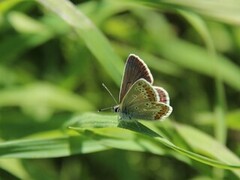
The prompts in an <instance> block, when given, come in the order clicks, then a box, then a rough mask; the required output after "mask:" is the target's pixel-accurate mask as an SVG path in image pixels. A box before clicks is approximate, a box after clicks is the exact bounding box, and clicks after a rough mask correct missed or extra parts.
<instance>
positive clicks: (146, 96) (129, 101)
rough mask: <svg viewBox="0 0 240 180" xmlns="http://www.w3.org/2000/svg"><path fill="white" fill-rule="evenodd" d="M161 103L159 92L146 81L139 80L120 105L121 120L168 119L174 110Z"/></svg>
mask: <svg viewBox="0 0 240 180" xmlns="http://www.w3.org/2000/svg"><path fill="white" fill-rule="evenodd" d="M159 101H160V99H159V95H158V91H157V90H156V89H155V88H154V87H153V86H152V85H151V84H150V83H149V82H148V81H146V80H145V79H139V80H137V81H136V82H135V83H134V84H133V85H132V87H131V88H130V89H129V91H128V92H127V94H126V95H125V97H124V98H123V100H122V103H121V104H120V119H146V120H159V119H161V118H164V117H167V116H168V115H169V114H170V113H171V111H172V108H171V106H169V105H167V104H164V103H162V102H159Z"/></svg>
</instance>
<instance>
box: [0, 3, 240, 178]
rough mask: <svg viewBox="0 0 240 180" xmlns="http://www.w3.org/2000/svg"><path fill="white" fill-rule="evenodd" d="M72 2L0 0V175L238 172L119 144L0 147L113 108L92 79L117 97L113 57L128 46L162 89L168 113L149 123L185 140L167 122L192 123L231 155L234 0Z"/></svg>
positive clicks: (238, 35)
mask: <svg viewBox="0 0 240 180" xmlns="http://www.w3.org/2000/svg"><path fill="white" fill-rule="evenodd" d="M72 3H73V5H74V6H71V5H70V6H69V3H68V2H67V1H64V0H59V1H57V0H36V1H20V0H5V1H4V0H3V1H1V2H0V27H1V28H0V39H1V40H0V138H1V143H2V146H1V144H0V157H2V158H1V159H0V179H39V180H40V179H63V180H65V179H73V180H74V179H131V180H134V179H238V178H240V172H238V173H235V174H234V173H233V172H231V171H229V170H221V169H217V168H214V167H210V166H208V165H205V164H202V163H200V162H197V161H190V160H189V159H185V157H184V156H183V155H180V154H178V153H177V152H173V153H163V154H162V155H161V156H159V155H158V153H149V152H135V151H130V149H129V151H128V150H127V148H126V150H125V151H124V150H119V149H111V150H107V151H104V150H102V151H101V150H99V151H100V152H93V153H82V154H81V153H70V154H69V155H67V154H62V155H58V154H57V155H56V156H53V155H49V156H48V155H47V153H48V151H46V156H44V155H43V153H44V152H45V151H44V147H43V148H42V150H41V155H39V156H38V152H37V150H36V151H35V152H34V150H33V149H31V152H30V150H28V149H27V147H26V149H24V150H23V151H24V153H25V154H24V155H23V154H21V153H22V151H21V149H20V148H19V149H17V150H16V151H14V148H13V149H11V151H9V149H7V148H6V147H8V146H11V143H14V142H15V141H18V140H22V139H31V138H34V137H35V138H36V137H37V138H38V139H44V138H46V137H51V136H52V133H56V132H58V133H60V134H61V133H62V134H63V135H64V133H65V132H64V131H66V124H67V123H68V122H70V121H71V119H72V118H73V117H75V116H78V115H80V116H81V115H82V114H84V113H86V112H93V113H97V110H98V109H100V108H104V107H109V106H113V105H115V104H114V101H113V100H112V98H111V97H110V96H109V94H108V93H107V92H106V90H105V89H104V88H103V87H102V85H101V84H102V83H104V84H106V85H107V87H108V88H109V89H110V91H111V92H112V93H113V95H114V96H115V97H116V98H117V97H118V93H119V85H120V82H121V76H122V73H123V65H124V63H125V61H126V58H127V57H128V55H129V54H130V53H134V54H137V55H138V56H140V57H141V58H142V59H143V60H144V61H145V62H146V64H147V65H148V66H149V68H150V69H151V72H152V74H153V77H154V80H155V82H154V84H155V85H157V86H162V87H164V88H165V89H166V90H167V91H168V92H169V95H170V103H171V106H172V107H173V113H172V114H171V116H170V117H169V120H166V121H164V122H156V123H153V126H156V127H160V128H163V129H164V131H166V132H167V133H166V134H168V136H169V137H171V140H173V141H174V142H175V143H176V144H178V145H179V146H181V147H184V148H189V147H190V143H189V142H188V139H191V138H193V139H192V141H194V140H195V139H194V136H193V137H192V136H188V135H187V134H185V135H186V136H185V137H184V136H183V135H182V136H181V138H180V135H179V134H178V133H176V132H175V130H172V128H173V127H174V125H173V127H172V125H169V124H168V123H170V124H171V123H174V122H177V123H180V124H184V125H187V126H189V127H194V128H195V129H198V130H200V131H201V132H202V133H204V134H205V135H208V136H210V137H212V138H213V139H214V140H215V141H216V142H218V143H219V144H221V145H222V146H223V147H224V148H228V150H229V152H231V154H233V155H234V156H235V157H238V156H239V155H240V143H239V142H240V131H239V130H240V109H239V103H240V95H239V91H240V68H239V65H240V61H239V57H240V54H239V52H240V28H239V27H240V2H239V1H233V0H230V1H227V0H222V1H221V2H218V1H207V0H194V1H187V0H180V1H174V0H165V1H153V0H150V1H144V0H140V1H135V0H124V1H114V0H101V1H78V0H74V1H72ZM71 8H72V11H71ZM76 10H78V11H76ZM102 114H103V115H105V113H102ZM111 115H112V114H111ZM100 116H101V114H100ZM115 117H116V119H117V115H116V116H115ZM115 117H114V118H115ZM99 121H101V119H99ZM169 121H170V122H169ZM169 126H171V127H169ZM170 132H173V133H170ZM175 133H176V134H175ZM196 133H197V132H196ZM60 136H61V135H60ZM187 137H188V138H187ZM19 145H21V143H20V142H19ZM201 145H202V146H205V145H204V142H203V143H202V144H201V143H200V142H199V146H201ZM210 146H211V145H210ZM225 146H226V147H225ZM3 147H4V148H5V149H4V148H3ZM16 147H18V146H17V143H16ZM38 148H40V149H41V144H38ZM209 148H211V147H209ZM59 149H61V146H59ZM218 150H220V151H221V148H220V149H217V148H216V149H215V151H216V152H217V151H218ZM194 151H195V152H198V153H203V154H205V155H206V154H208V152H205V153H204V152H203V150H202V149H201V148H200V147H197V148H196V149H194ZM32 152H34V154H31V153H32ZM11 153H12V154H14V153H16V154H15V155H12V154H11ZM218 153H221V152H218ZM9 154H10V155H9ZM4 157H9V158H11V159H8V158H7V159H6V158H4ZM14 157H20V159H18V158H17V159H15V158H14ZM24 157H25V159H22V158H24ZM43 157H46V158H43ZM237 159H238V158H237ZM238 160H239V159H238ZM238 162H239V161H238ZM226 163H227V162H226ZM228 163H230V164H231V162H228ZM233 164H234V163H233ZM235 165H237V164H236V163H235ZM238 165H239V164H238Z"/></svg>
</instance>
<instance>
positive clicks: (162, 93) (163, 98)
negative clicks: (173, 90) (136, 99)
mask: <svg viewBox="0 0 240 180" xmlns="http://www.w3.org/2000/svg"><path fill="white" fill-rule="evenodd" d="M154 89H155V90H156V91H157V93H158V96H159V102H161V103H164V104H167V105H169V104H170V98H169V95H168V92H167V91H166V90H165V89H163V88H162V87H158V86H154Z"/></svg>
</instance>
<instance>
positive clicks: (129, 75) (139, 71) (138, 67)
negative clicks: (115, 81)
mask: <svg viewBox="0 0 240 180" xmlns="http://www.w3.org/2000/svg"><path fill="white" fill-rule="evenodd" d="M141 78H143V79H145V80H146V81H148V82H149V83H151V84H152V83H153V77H152V74H151V72H150V70H149V69H148V67H147V65H146V64H145V63H144V62H143V60H141V59H140V58H139V57H138V56H136V55H134V54H130V55H129V57H128V59H127V62H126V64H125V69H124V75H123V79H122V85H121V89H120V93H119V102H120V103H121V102H122V100H123V97H124V96H125V95H126V93H127V92H128V90H129V89H130V88H131V86H132V85H133V84H134V83H135V82H136V81H137V80H138V79H141Z"/></svg>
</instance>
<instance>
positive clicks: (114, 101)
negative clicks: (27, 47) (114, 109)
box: [102, 83, 118, 104]
mask: <svg viewBox="0 0 240 180" xmlns="http://www.w3.org/2000/svg"><path fill="white" fill-rule="evenodd" d="M102 86H103V87H104V88H105V89H106V90H107V92H108V93H109V94H110V96H111V97H112V98H113V100H114V102H115V103H116V104H118V102H117V100H116V99H115V98H114V96H113V95H112V93H111V92H110V91H109V89H108V88H107V86H105V84H103V83H102Z"/></svg>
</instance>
